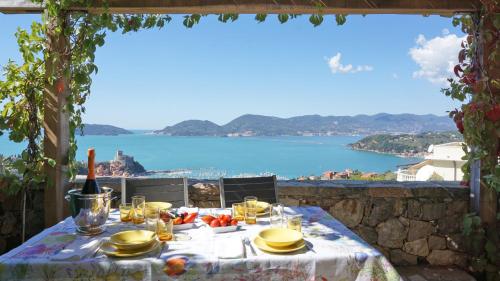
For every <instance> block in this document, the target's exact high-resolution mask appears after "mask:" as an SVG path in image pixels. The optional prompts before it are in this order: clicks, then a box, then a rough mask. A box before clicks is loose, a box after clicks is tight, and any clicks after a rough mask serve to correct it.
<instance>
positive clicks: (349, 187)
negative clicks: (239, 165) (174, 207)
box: [0, 178, 469, 267]
mask: <svg viewBox="0 0 500 281" xmlns="http://www.w3.org/2000/svg"><path fill="white" fill-rule="evenodd" d="M98 181H99V182H100V185H101V186H109V187H112V188H113V189H114V190H115V191H117V192H119V191H120V178H102V179H98ZM79 186H81V183H80V181H78V183H76V184H73V185H72V186H71V187H79ZM278 197H279V201H280V202H282V203H283V204H285V205H288V206H305V205H315V206H320V207H321V208H323V209H324V210H326V211H328V212H329V213H330V214H331V215H332V216H334V217H335V218H337V219H338V220H340V221H342V222H343V223H344V224H345V225H346V226H347V227H349V228H350V229H351V230H353V231H354V232H355V233H357V234H358V235H359V236H361V237H362V238H363V239H364V240H365V241H367V242H368V243H369V244H371V245H373V246H374V247H376V248H377V249H379V250H380V251H381V252H382V253H383V254H384V255H386V256H387V257H388V258H389V259H390V260H391V261H392V262H393V263H394V264H396V265H413V264H422V263H430V264H432V265H452V264H455V265H459V266H462V267H463V266H465V265H466V263H467V255H466V254H465V245H464V239H463V237H462V235H461V228H462V220H463V216H464V214H465V213H466V212H467V211H468V206H469V203H468V202H469V189H468V188H464V187H461V186H460V185H459V184H458V183H454V182H405V183H401V182H387V181H385V182H370V181H278ZM189 199H190V204H192V205H194V206H198V207H205V208H206V207H220V195H219V186H218V181H208V180H206V181H195V180H190V181H189ZM28 201H29V202H28V206H29V208H28V212H27V222H28V224H27V225H28V229H27V234H28V235H27V236H28V237H31V236H32V235H34V234H36V233H38V232H39V231H41V230H42V229H43V221H44V220H43V191H41V190H38V191H34V192H33V193H32V195H31V198H30V200H28ZM117 203H118V202H115V204H114V206H117ZM20 207H21V198H20V197H19V196H16V197H7V196H5V195H2V194H1V193H0V253H3V252H5V251H8V250H10V249H12V248H14V247H16V246H17V245H19V242H20V233H21V228H20V223H21V211H20ZM67 215H69V213H67Z"/></svg>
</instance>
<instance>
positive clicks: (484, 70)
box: [442, 0, 500, 280]
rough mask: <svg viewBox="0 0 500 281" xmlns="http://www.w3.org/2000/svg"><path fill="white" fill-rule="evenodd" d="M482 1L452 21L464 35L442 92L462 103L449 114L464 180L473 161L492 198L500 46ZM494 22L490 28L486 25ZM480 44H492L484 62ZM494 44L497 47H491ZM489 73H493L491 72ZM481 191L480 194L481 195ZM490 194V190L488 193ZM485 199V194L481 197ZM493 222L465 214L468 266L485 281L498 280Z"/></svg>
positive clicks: (496, 180) (499, 187)
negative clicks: (460, 144)
mask: <svg viewBox="0 0 500 281" xmlns="http://www.w3.org/2000/svg"><path fill="white" fill-rule="evenodd" d="M482 2H483V9H482V12H481V13H480V14H474V15H463V16H460V17H455V18H453V20H452V23H453V25H454V26H460V27H461V29H462V31H463V32H465V33H467V34H468V36H467V38H466V40H465V41H464V42H463V43H462V45H461V47H462V49H461V50H460V52H459V54H458V61H459V63H458V64H457V65H456V66H455V67H454V72H455V76H456V78H455V79H453V78H450V79H449V80H448V81H449V82H450V87H449V88H447V89H443V90H442V92H443V93H444V94H445V95H446V96H449V97H451V98H452V99H455V100H458V101H460V102H463V104H462V106H461V107H460V108H459V109H455V110H453V111H451V112H450V117H452V118H453V120H454V121H455V123H456V125H457V128H458V130H459V131H460V132H461V133H462V134H463V136H464V140H465V142H466V143H467V144H468V146H469V147H470V149H467V148H465V147H464V152H465V154H466V156H465V160H467V163H466V165H464V166H463V171H464V178H465V179H466V180H469V178H470V167H471V165H472V164H473V163H474V162H475V161H476V160H480V161H481V171H480V173H481V178H480V185H481V186H482V187H487V188H491V189H493V190H494V192H493V194H495V193H496V196H497V197H498V195H499V194H500V166H499V158H498V156H499V155H500V122H499V120H500V105H499V103H500V97H499V96H498V94H496V93H498V90H499V89H500V85H498V84H497V80H498V77H495V76H494V75H495V68H496V67H498V60H497V57H498V54H499V53H500V48H499V47H500V44H499V43H498V40H496V42H495V41H494V39H493V37H494V36H493V35H492V34H494V33H496V32H498V30H493V29H498V28H497V27H496V22H497V21H498V18H499V17H498V14H497V13H496V12H495V9H496V8H495V7H497V6H498V1H497V0H487V1H482ZM487 22H491V23H493V28H491V27H488V26H487ZM481 42H482V43H483V44H484V45H483V46H488V45H489V46H492V47H493V48H492V50H490V52H491V54H490V56H489V57H488V59H487V61H483V60H482V53H483V50H482V49H481V48H480V47H481V46H480V43H481ZM492 43H495V44H492ZM492 70H493V71H492ZM481 192H484V191H481ZM486 194H489V192H486ZM483 196H484V195H483ZM496 220H497V223H496V224H495V223H494V222H489V223H485V222H484V223H483V222H482V221H481V218H480V217H479V216H478V215H477V214H475V213H471V214H468V215H467V216H466V217H465V219H464V230H463V231H464V234H465V235H467V237H468V243H469V247H470V249H471V255H472V260H471V266H472V268H473V270H474V271H476V272H480V273H483V274H484V275H485V278H486V280H500V263H499V249H498V245H499V240H500V235H499V233H498V229H497V225H500V224H499V222H500V216H498V214H497V216H496Z"/></svg>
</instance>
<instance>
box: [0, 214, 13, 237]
mask: <svg viewBox="0 0 500 281" xmlns="http://www.w3.org/2000/svg"><path fill="white" fill-rule="evenodd" d="M2 221H3V223H2V228H1V229H0V233H2V234H3V235H6V234H12V232H14V229H15V228H16V227H17V219H16V217H15V216H14V215H13V214H12V213H11V212H8V213H5V215H4V216H3V219H2Z"/></svg>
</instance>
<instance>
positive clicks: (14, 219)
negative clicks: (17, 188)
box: [0, 190, 45, 254]
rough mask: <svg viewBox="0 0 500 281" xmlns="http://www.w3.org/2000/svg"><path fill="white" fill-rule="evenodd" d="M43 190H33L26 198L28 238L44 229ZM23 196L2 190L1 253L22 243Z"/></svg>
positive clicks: (0, 208) (0, 214)
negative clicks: (4, 192) (11, 194)
mask: <svg viewBox="0 0 500 281" xmlns="http://www.w3.org/2000/svg"><path fill="white" fill-rule="evenodd" d="M43 200H44V199H43V190H32V191H31V192H30V193H29V196H28V197H27V200H26V240H27V239H29V238H30V237H32V236H33V235H35V234H37V233H39V232H40V231H42V230H43V229H44V227H45V225H44V212H43ZM21 207H22V196H21V194H18V195H15V196H7V195H5V194H3V193H2V192H0V254H3V253H5V252H8V251H10V250H11V249H13V248H15V247H17V246H19V245H20V244H21V235H22V208H21Z"/></svg>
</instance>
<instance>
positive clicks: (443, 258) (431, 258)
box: [427, 250, 467, 267]
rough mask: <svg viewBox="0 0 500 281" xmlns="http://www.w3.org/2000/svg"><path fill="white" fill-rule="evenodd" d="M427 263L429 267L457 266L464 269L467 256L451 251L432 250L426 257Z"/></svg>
mask: <svg viewBox="0 0 500 281" xmlns="http://www.w3.org/2000/svg"><path fill="white" fill-rule="evenodd" d="M427 261H428V262H429V263H430V264H431V265H442V266H446V265H458V266H461V267H465V266H466V265H467V255H465V254H463V253H459V252H455V251H451V250H433V251H432V252H431V253H430V254H429V255H428V256H427Z"/></svg>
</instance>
